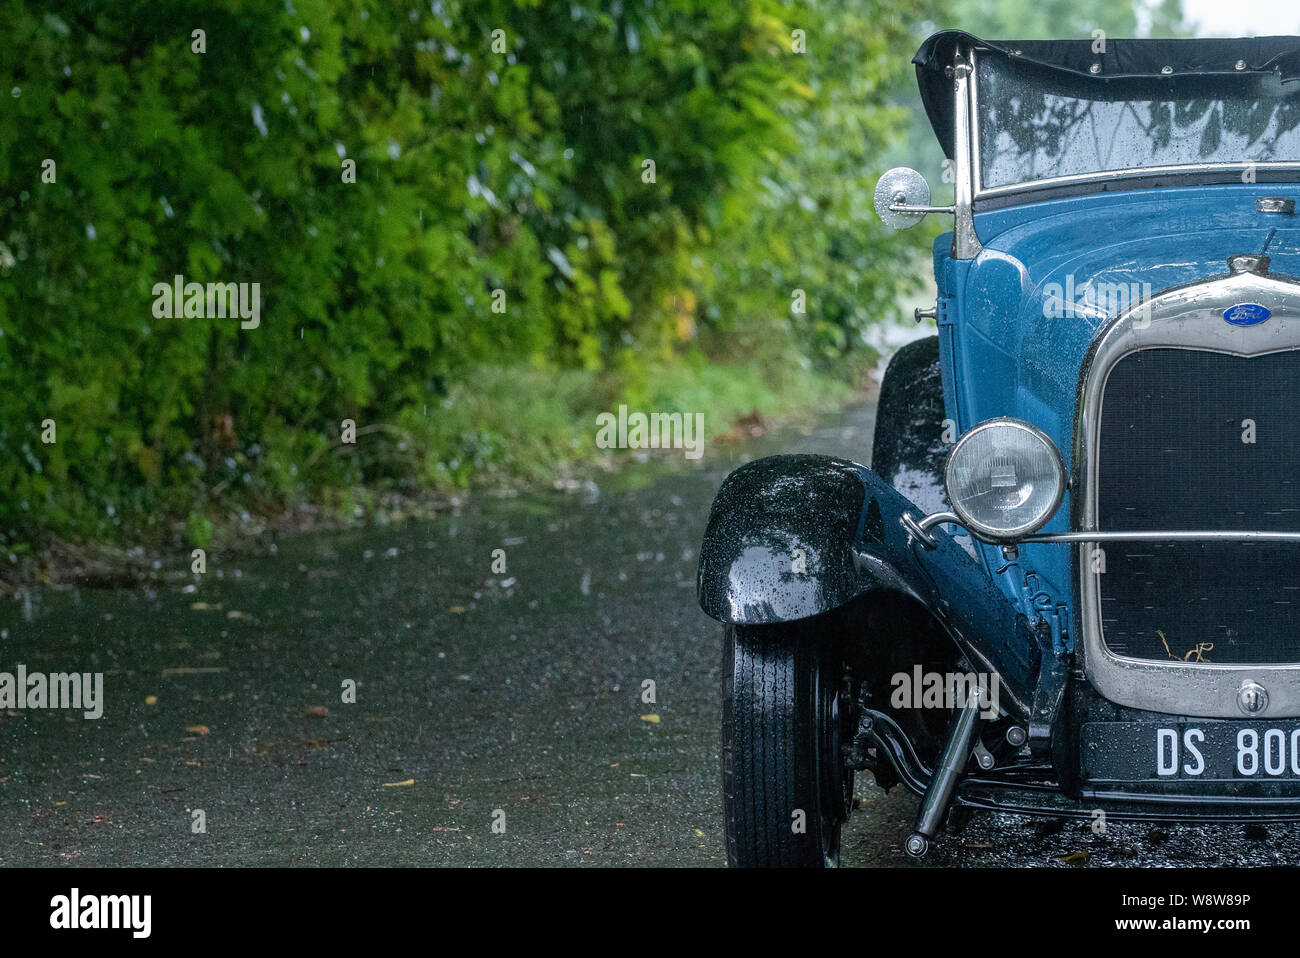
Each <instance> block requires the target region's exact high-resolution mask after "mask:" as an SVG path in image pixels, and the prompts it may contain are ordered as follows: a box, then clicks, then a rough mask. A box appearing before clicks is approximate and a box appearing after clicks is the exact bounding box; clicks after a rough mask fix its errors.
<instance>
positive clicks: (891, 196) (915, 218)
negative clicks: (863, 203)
mask: <svg viewBox="0 0 1300 958" xmlns="http://www.w3.org/2000/svg"><path fill="white" fill-rule="evenodd" d="M875 204H876V215H877V216H879V217H880V219H881V221H882V222H883V223H884V224H885V225H886V226H888V227H889V228H890V229H891V230H905V229H907V228H908V227H909V226H915V225H916V224H917V223H919V222H921V220H923V219H925V214H926V213H954V212H956V210H955V208H954V207H951V206H931V205H930V184H929V183H927V182H926V181H925V177H924V176H922V175H921V174H920V173H918V172H916V170H913V169H909V168H908V167H906V166H896V167H894V168H893V169H892V170H889V171H887V172H886V173H885V174H884V175H883V176H881V177H880V181H879V182H878V183H876V193H875Z"/></svg>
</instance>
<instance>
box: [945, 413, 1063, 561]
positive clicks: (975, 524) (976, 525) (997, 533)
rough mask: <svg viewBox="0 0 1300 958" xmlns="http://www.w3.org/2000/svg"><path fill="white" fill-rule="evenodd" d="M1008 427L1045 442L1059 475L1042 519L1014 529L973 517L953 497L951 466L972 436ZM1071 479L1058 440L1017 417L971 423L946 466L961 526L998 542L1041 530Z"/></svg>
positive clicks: (951, 501)
mask: <svg viewBox="0 0 1300 958" xmlns="http://www.w3.org/2000/svg"><path fill="white" fill-rule="evenodd" d="M1005 426H1011V427H1013V428H1015V429H1020V430H1022V431H1024V432H1027V433H1029V434H1030V435H1031V436H1033V437H1034V438H1035V439H1037V440H1038V441H1039V442H1040V443H1041V444H1042V446H1043V448H1044V449H1046V450H1047V451H1048V453H1050V454H1051V461H1052V463H1053V466H1054V467H1055V472H1056V478H1057V482H1056V495H1055V496H1053V498H1052V500H1051V505H1050V506H1049V507H1048V508H1047V509H1046V510H1044V512H1043V514H1042V516H1041V517H1040V518H1039V519H1037V520H1035V521H1033V522H1026V523H1022V524H1021V525H1019V526H1016V527H1014V528H1013V529H994V528H992V527H990V526H987V525H985V524H984V523H982V522H980V521H979V520H978V519H974V518H972V517H971V515H970V514H969V513H968V512H967V511H966V509H965V508H963V507H962V505H961V504H960V503H959V502H958V501H957V499H956V497H955V496H953V494H952V488H953V476H952V469H953V463H954V462H955V461H956V459H957V453H958V452H959V451H960V450H961V448H962V447H963V446H965V445H966V444H967V443H968V442H969V441H970V440H971V439H972V437H974V436H977V435H979V434H980V433H983V432H986V431H988V430H989V429H995V428H999V427H1005ZM1069 481H1070V480H1069V475H1068V474H1067V473H1066V471H1065V459H1064V457H1063V456H1062V455H1061V450H1060V449H1058V448H1057V446H1056V443H1054V442H1053V441H1052V438H1051V437H1050V436H1049V435H1047V433H1045V432H1043V431H1042V430H1041V429H1039V428H1038V427H1037V426H1034V425H1033V424H1031V423H1028V422H1025V421H1024V420H1023V419H1016V418H1015V417H1014V416H996V417H994V418H993V419H985V420H982V421H981V422H978V423H976V424H975V425H974V426H971V428H970V429H968V430H966V432H965V433H964V434H963V435H962V437H961V438H960V439H958V440H957V442H956V444H955V445H954V446H953V447H952V451H951V452H949V453H948V461H947V463H946V464H945V465H944V469H943V484H944V491H945V493H946V494H947V496H948V502H949V504H950V505H951V506H952V511H953V512H955V513H956V514H957V516H958V518H960V519H961V522H962V525H963V526H965V527H966V528H967V529H968V530H969V531H970V532H971V533H972V534H973V535H974V536H975V537H976V538H977V539H981V540H983V541H988V542H998V543H1009V542H1015V541H1016V540H1017V539H1020V538H1022V537H1023V536H1027V535H1031V534H1033V533H1035V532H1037V531H1038V530H1039V529H1041V528H1043V526H1045V525H1047V524H1048V523H1049V522H1051V521H1052V518H1053V517H1054V516H1055V515H1056V513H1057V511H1058V510H1059V509H1060V508H1061V503H1062V502H1063V501H1064V500H1065V490H1066V487H1067V486H1068V485H1069Z"/></svg>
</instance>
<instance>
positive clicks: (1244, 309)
mask: <svg viewBox="0 0 1300 958" xmlns="http://www.w3.org/2000/svg"><path fill="white" fill-rule="evenodd" d="M1272 315H1273V314H1272V313H1270V312H1269V311H1268V308H1267V307H1265V306H1261V305H1259V303H1238V304H1237V305H1236V306H1229V307H1228V308H1227V309H1225V310H1224V311H1223V318H1224V319H1225V320H1227V321H1228V322H1230V323H1232V325H1234V326H1258V325H1259V324H1260V323H1262V322H1263V321H1264V320H1266V319H1268V318H1269V317H1270V316H1272Z"/></svg>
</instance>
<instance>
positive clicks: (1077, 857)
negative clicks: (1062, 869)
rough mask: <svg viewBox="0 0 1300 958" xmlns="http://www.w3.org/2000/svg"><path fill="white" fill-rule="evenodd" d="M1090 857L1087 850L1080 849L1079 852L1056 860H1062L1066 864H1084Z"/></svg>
mask: <svg viewBox="0 0 1300 958" xmlns="http://www.w3.org/2000/svg"><path fill="white" fill-rule="evenodd" d="M1091 857H1092V855H1090V854H1089V853H1088V852H1086V851H1080V852H1075V853H1074V854H1073V855H1066V856H1065V857H1064V858H1059V859H1057V861H1059V862H1062V863H1064V864H1066V865H1083V864H1086V863H1087V861H1088V859H1089V858H1091Z"/></svg>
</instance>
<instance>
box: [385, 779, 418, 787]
mask: <svg viewBox="0 0 1300 958" xmlns="http://www.w3.org/2000/svg"><path fill="white" fill-rule="evenodd" d="M414 784H415V779H413V778H408V779H407V780H406V781H404V782H384V788H400V787H402V786H403V785H414Z"/></svg>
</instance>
